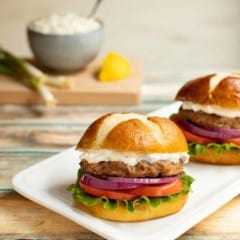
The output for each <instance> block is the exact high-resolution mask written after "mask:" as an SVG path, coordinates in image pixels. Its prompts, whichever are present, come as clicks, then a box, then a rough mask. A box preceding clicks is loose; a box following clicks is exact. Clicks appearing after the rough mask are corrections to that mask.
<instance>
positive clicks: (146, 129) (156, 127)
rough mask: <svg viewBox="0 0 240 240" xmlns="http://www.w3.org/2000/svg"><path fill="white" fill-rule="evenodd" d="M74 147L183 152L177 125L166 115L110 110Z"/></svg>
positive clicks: (126, 150)
mask: <svg viewBox="0 0 240 240" xmlns="http://www.w3.org/2000/svg"><path fill="white" fill-rule="evenodd" d="M77 149H88V150H97V149H110V150H117V151H124V152H138V153H176V152H187V150H188V149H187V143H186V139H185V137H184V135H183V134H182V132H181V130H180V129H179V127H178V126H177V125H176V124H175V123H174V122H172V121H171V120H169V119H166V118H160V117H148V116H144V115H140V114H135V113H110V114H107V115H104V116H102V117H101V118H99V119H97V120H96V121H95V122H93V123H92V124H91V125H90V126H89V127H88V129H87V130H86V132H85V133H84V134H83V136H82V138H81V140H80V142H79V143H78V145H77Z"/></svg>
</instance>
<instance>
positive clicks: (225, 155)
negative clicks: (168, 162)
mask: <svg viewBox="0 0 240 240" xmlns="http://www.w3.org/2000/svg"><path fill="white" fill-rule="evenodd" d="M190 161H194V162H203V163H211V164H221V165H234V164H240V150H231V151H227V150H224V151H223V152H222V153H216V152H215V151H214V149H207V150H206V151H205V152H204V153H203V154H196V155H194V156H191V157H190Z"/></svg>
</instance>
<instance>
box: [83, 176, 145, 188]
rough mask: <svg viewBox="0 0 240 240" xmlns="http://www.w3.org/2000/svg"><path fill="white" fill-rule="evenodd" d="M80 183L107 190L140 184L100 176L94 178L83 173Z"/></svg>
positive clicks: (138, 185) (133, 186)
mask: <svg viewBox="0 0 240 240" xmlns="http://www.w3.org/2000/svg"><path fill="white" fill-rule="evenodd" d="M80 181H81V182H82V183H84V184H86V185H90V186H92V187H95V188H99V189H107V190H120V189H133V188H136V187H140V186H142V185H141V184H138V183H128V182H127V183H124V182H116V181H109V180H104V179H100V178H96V177H94V176H92V175H90V174H83V176H82V178H81V180H80Z"/></svg>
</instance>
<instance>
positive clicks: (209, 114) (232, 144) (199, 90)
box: [172, 74, 240, 164]
mask: <svg viewBox="0 0 240 240" xmlns="http://www.w3.org/2000/svg"><path fill="white" fill-rule="evenodd" d="M176 100H179V101H182V105H181V107H180V109H179V112H178V113H177V114H176V115H174V116H173V118H172V119H173V120H174V121H175V122H176V123H177V124H178V126H179V127H180V128H181V129H182V131H183V133H184V135H185V137H186V138H187V141H188V146H189V153H190V155H191V157H190V160H192V161H199V162H205V163H213V164H240V75H239V74H212V75H207V76H204V77H200V78H198V79H195V80H192V81H189V82H187V83H186V84H185V85H184V86H183V87H182V88H181V89H180V90H179V91H178V93H177V95H176Z"/></svg>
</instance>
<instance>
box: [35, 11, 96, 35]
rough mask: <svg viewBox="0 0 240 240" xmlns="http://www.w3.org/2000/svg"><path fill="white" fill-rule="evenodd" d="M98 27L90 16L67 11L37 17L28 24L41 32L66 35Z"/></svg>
mask: <svg viewBox="0 0 240 240" xmlns="http://www.w3.org/2000/svg"><path fill="white" fill-rule="evenodd" d="M99 27H100V23H99V22H98V21H96V20H94V19H92V18H86V17H81V16H79V15H76V14H73V13H68V14H64V15H58V14H53V15H50V16H48V17H44V18H40V19H37V20H36V21H34V22H32V23H31V24H30V28H31V29H32V30H34V31H36V32H40V33H43V34H58V35H68V34H74V33H87V32H91V31H93V30H96V29H98V28H99Z"/></svg>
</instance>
